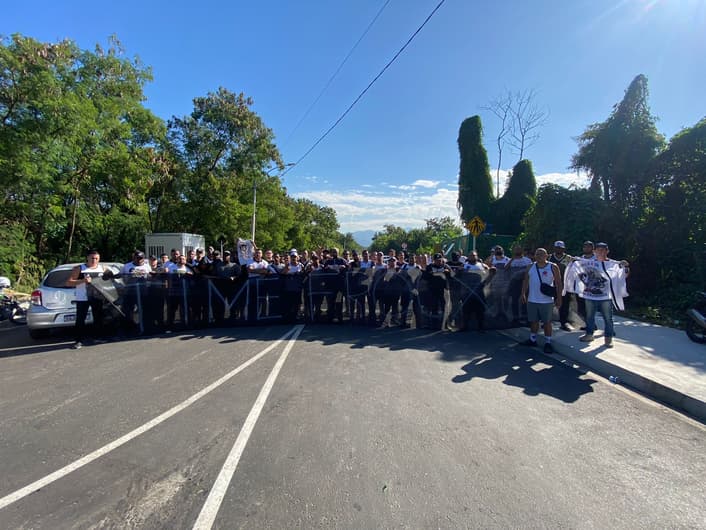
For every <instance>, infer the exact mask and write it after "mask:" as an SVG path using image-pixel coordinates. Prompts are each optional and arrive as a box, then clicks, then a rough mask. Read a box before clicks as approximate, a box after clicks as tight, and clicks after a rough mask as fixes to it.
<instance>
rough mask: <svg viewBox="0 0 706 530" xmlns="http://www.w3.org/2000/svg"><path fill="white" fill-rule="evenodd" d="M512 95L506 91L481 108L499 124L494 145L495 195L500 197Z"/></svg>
mask: <svg viewBox="0 0 706 530" xmlns="http://www.w3.org/2000/svg"><path fill="white" fill-rule="evenodd" d="M512 102H513V98H512V93H511V92H510V91H509V90H508V91H507V92H506V93H505V94H503V95H502V96H500V97H497V98H495V99H493V100H492V101H491V102H490V103H488V104H487V105H485V106H484V107H481V108H482V109H483V110H488V111H490V112H492V113H493V114H494V115H495V117H496V118H497V119H498V120H499V122H500V127H499V128H498V134H497V135H496V137H495V144H496V147H497V149H498V165H497V166H496V170H495V183H496V185H495V195H496V197H498V198H499V197H500V168H502V163H503V150H504V149H505V142H506V137H507V135H508V134H510V133H511V132H512V124H513V121H514V120H513V115H512Z"/></svg>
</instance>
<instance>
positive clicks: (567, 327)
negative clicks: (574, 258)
mask: <svg viewBox="0 0 706 530" xmlns="http://www.w3.org/2000/svg"><path fill="white" fill-rule="evenodd" d="M549 262H550V263H555V264H556V265H557V266H558V267H559V272H560V273H561V277H562V278H563V277H564V274H565V273H566V267H567V266H568V265H569V264H570V263H571V256H569V255H568V254H567V253H566V244H565V243H564V242H563V241H554V253H553V254H552V255H551V256H550V257H549ZM570 307H571V293H570V292H567V293H566V294H564V296H563V297H562V299H561V307H560V308H559V327H560V328H561V329H563V330H564V331H573V330H574V328H573V326H571V324H569V309H570Z"/></svg>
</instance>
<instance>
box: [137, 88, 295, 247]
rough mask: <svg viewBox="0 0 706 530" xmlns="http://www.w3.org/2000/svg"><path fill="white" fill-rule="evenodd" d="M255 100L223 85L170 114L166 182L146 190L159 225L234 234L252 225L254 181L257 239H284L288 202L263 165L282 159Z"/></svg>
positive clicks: (268, 242) (271, 243)
mask: <svg viewBox="0 0 706 530" xmlns="http://www.w3.org/2000/svg"><path fill="white" fill-rule="evenodd" d="M252 104H253V101H252V99H250V98H248V97H246V96H245V95H244V94H242V93H241V94H234V93H232V92H230V91H228V90H226V89H225V88H220V89H219V90H218V91H217V92H215V93H209V94H208V95H206V96H205V97H197V98H195V99H194V110H193V112H192V113H191V114H190V115H189V116H185V117H183V118H176V117H175V118H172V119H171V120H170V121H169V133H168V138H169V140H170V144H171V145H170V146H169V151H168V155H167V156H165V160H166V168H165V170H166V171H163V174H162V175H163V185H162V186H160V187H159V188H158V189H155V190H154V193H153V194H151V196H150V205H151V210H152V212H153V215H154V217H155V218H159V219H160V223H161V225H160V227H165V228H169V229H171V230H179V231H182V230H184V231H194V232H198V233H202V234H204V235H205V236H206V238H207V239H213V238H216V237H218V235H220V234H225V235H226V236H227V237H228V238H229V239H230V240H231V241H235V239H236V238H238V237H243V236H246V235H248V234H249V233H250V222H251V219H252V213H253V209H252V208H253V193H254V187H255V186H256V187H257V225H256V236H255V237H256V241H257V244H258V245H259V246H262V247H274V248H283V247H284V246H286V243H287V241H286V234H287V232H288V231H289V229H290V228H291V225H292V224H293V223H294V214H293V210H292V204H291V201H288V198H287V195H286V191H285V190H284V188H283V187H282V183H281V181H280V179H279V178H278V177H277V176H273V175H270V174H269V172H270V171H271V169H268V168H280V169H282V168H283V164H282V160H281V157H280V154H279V151H278V150H277V147H276V146H275V144H274V135H273V133H272V131H271V130H270V129H269V128H267V127H266V126H265V124H264V123H263V121H262V119H261V118H260V117H259V116H258V115H257V114H256V113H255V112H253V111H252V110H251V109H250V107H251V106H252ZM170 160H171V161H172V162H171V163H170V162H169V161H170ZM170 166H171V167H170ZM165 205H167V206H168V207H169V211H168V212H167V211H165V209H164V206H165Z"/></svg>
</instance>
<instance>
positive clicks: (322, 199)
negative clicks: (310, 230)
mask: <svg viewBox="0 0 706 530" xmlns="http://www.w3.org/2000/svg"><path fill="white" fill-rule="evenodd" d="M507 175H508V171H507V170H501V172H500V189H501V190H502V191H503V192H504V191H505V183H506V181H507ZM495 176H496V175H495V174H493V185H494V186H495ZM419 182H425V183H433V184H434V185H433V186H422V185H421V184H419ZM546 183H553V184H558V185H560V186H565V187H569V186H571V185H575V186H577V187H583V186H586V185H587V178H586V176H585V175H576V173H547V174H545V175H539V176H537V185H538V186H541V185H542V184H546ZM439 184H440V181H416V182H415V183H414V185H412V186H410V185H406V184H403V185H397V186H393V185H385V186H376V187H375V188H373V189H370V188H372V186H371V185H369V184H363V185H361V186H360V188H357V189H351V190H314V191H306V192H299V193H296V194H294V196H295V197H302V198H306V199H309V200H311V201H314V202H315V203H317V204H320V205H322V206H328V207H330V208H333V209H334V210H335V211H336V215H337V217H338V222H339V223H340V224H341V231H342V232H355V231H358V230H382V229H383V226H384V225H386V224H393V225H396V226H402V227H416V226H424V220H425V219H430V218H432V217H445V216H448V217H451V218H452V219H455V220H456V221H457V222H458V223H459V224H460V219H459V217H458V210H457V208H456V200H457V199H458V184H457V183H455V182H454V183H449V184H445V185H444V186H443V187H437V186H438V185H439ZM416 186H421V187H424V188H425V189H418V188H417V187H416Z"/></svg>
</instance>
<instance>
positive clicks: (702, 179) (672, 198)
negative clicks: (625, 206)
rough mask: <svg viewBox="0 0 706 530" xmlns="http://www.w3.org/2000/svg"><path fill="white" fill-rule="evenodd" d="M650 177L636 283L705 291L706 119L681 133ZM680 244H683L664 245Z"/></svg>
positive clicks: (650, 287)
mask: <svg viewBox="0 0 706 530" xmlns="http://www.w3.org/2000/svg"><path fill="white" fill-rule="evenodd" d="M650 174H651V176H652V179H651V181H650V184H649V185H648V186H647V188H646V190H645V199H644V203H643V211H644V219H643V222H642V223H641V226H640V229H639V231H638V234H637V246H638V251H637V261H638V263H639V264H640V267H639V268H638V269H637V274H638V277H637V280H639V282H640V284H641V285H642V287H643V289H644V290H645V291H649V292H652V291H654V290H655V289H662V288H671V287H673V286H675V285H677V284H678V285H685V286H687V289H692V290H693V289H694V288H698V289H702V288H703V286H704V284H706V230H704V226H706V118H704V119H702V120H701V121H699V122H698V123H697V124H696V125H694V126H693V127H690V128H687V129H684V130H683V131H681V132H679V133H677V134H676V135H675V136H674V137H673V138H672V139H671V140H670V142H669V146H668V147H667V148H666V149H665V150H664V151H663V152H662V153H660V154H659V155H658V156H657V157H656V158H655V160H654V161H653V164H652V166H651V168H650ZM675 240H678V241H679V243H678V244H667V245H665V244H664V242H666V241H675ZM685 264H689V265H688V266H685ZM633 280H635V278H633Z"/></svg>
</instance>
